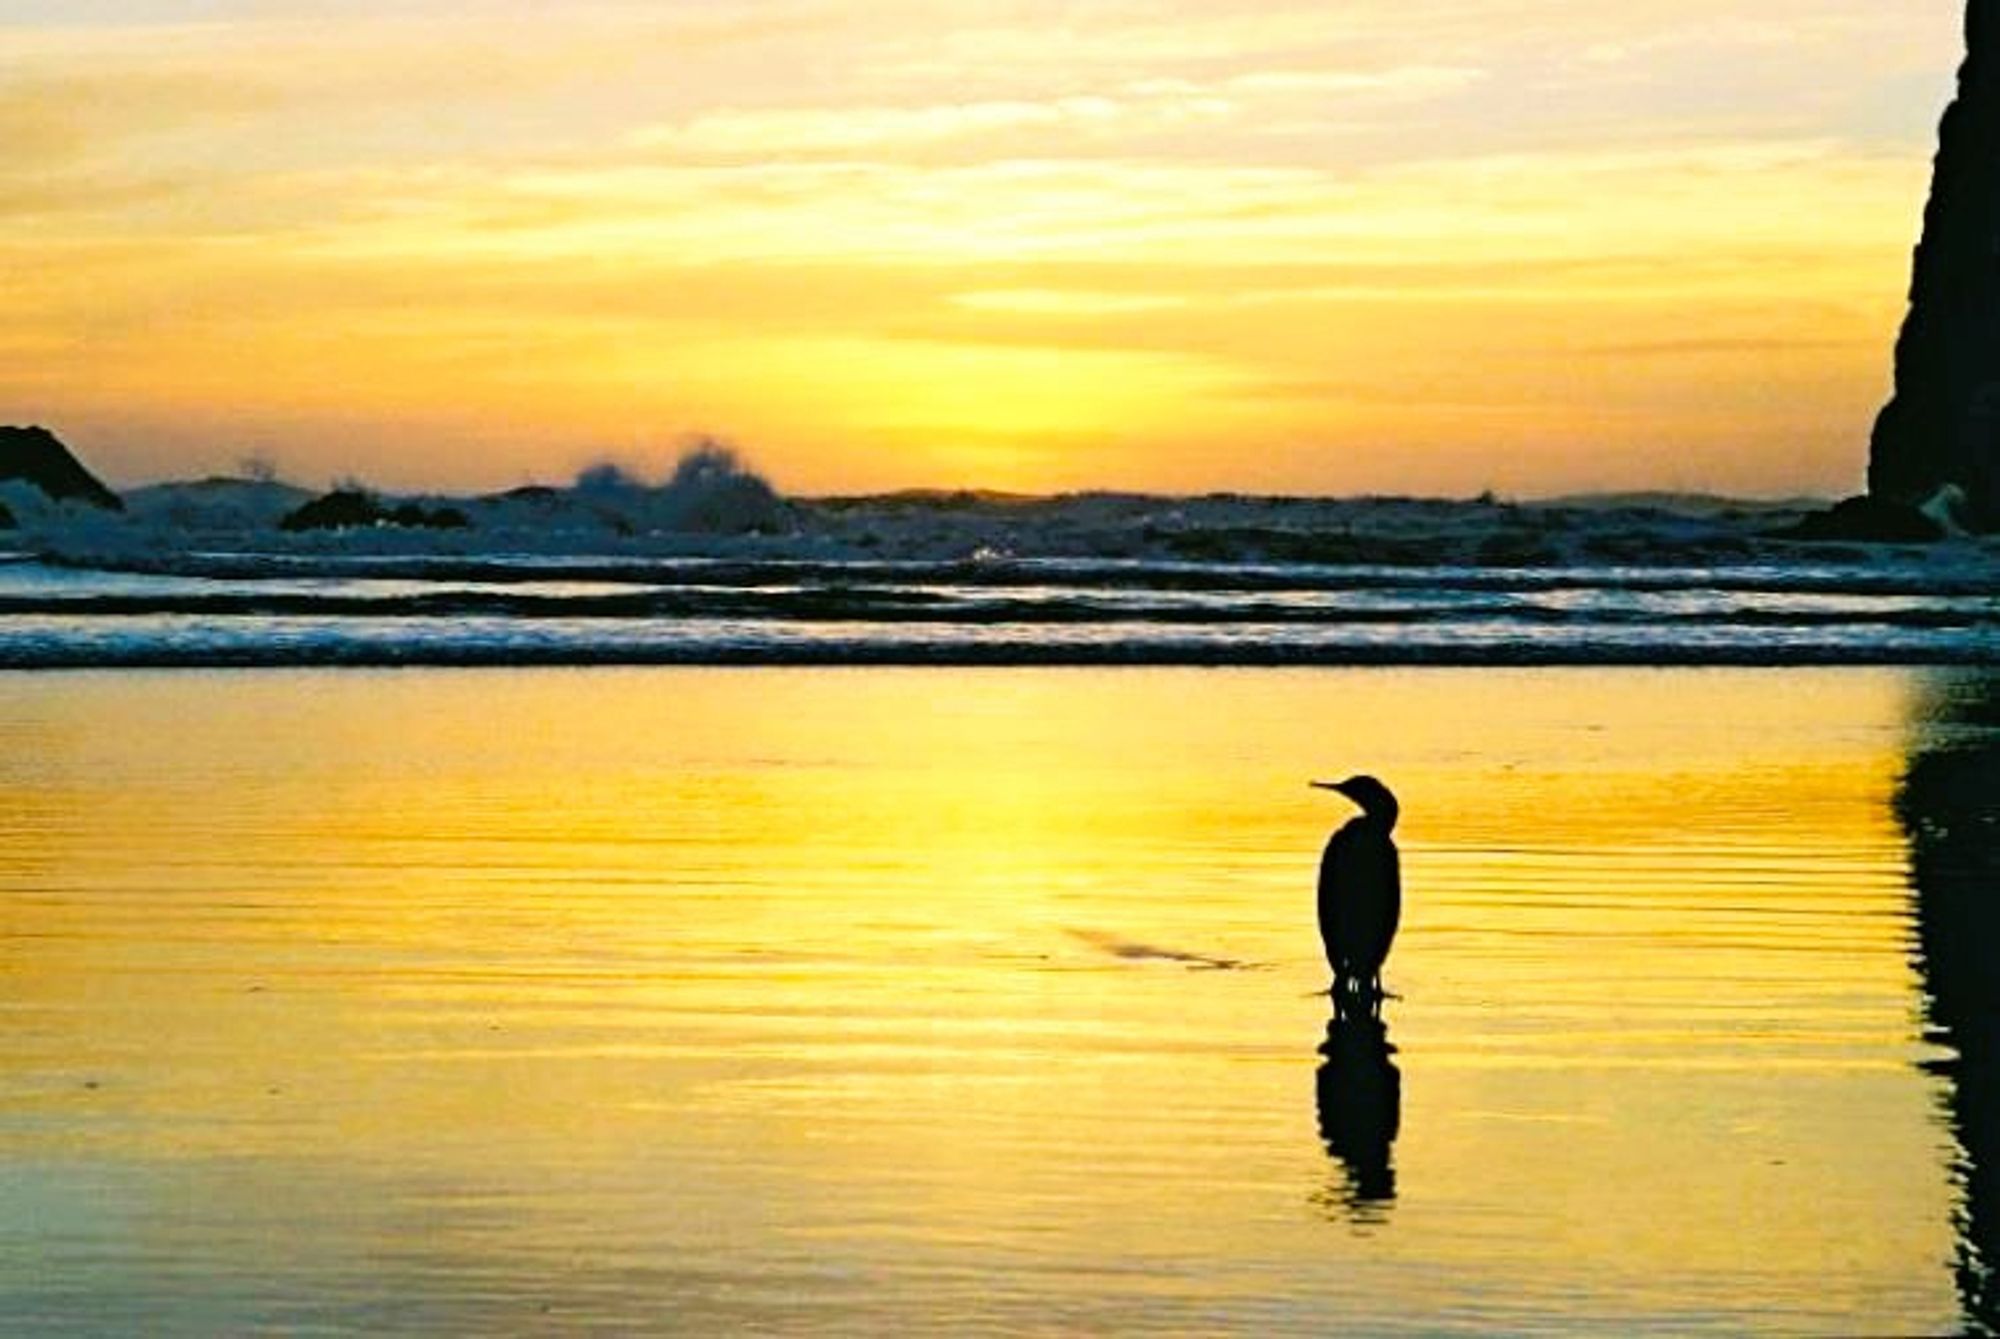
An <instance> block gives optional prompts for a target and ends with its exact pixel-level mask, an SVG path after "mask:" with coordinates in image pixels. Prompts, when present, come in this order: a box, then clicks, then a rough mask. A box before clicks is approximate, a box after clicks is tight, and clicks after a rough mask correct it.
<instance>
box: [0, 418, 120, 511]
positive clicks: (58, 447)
mask: <svg viewBox="0 0 2000 1339" xmlns="http://www.w3.org/2000/svg"><path fill="white" fill-rule="evenodd" d="M16 479H18V480H20V481H21V482H23V483H30V484H33V485H34V486H35V487H37V488H39V489H41V490H42V492H44V493H46V494H47V495H48V496H49V498H50V499H51V500H53V501H56V502H68V501H77V502H83V503H87V504H88V505H90V506H93V507H101V508H102V509H104V510H105V511H123V510H125V504H124V503H123V502H121V501H120V500H119V498H118V495H117V494H116V493H114V492H112V491H111V490H110V489H108V488H106V487H105V486H104V485H103V484H102V483H99V482H98V480H97V477H96V476H95V475H93V474H92V473H91V472H90V471H89V470H87V469H85V468H84V467H83V466H82V465H81V464H80V463H79V462H78V461H77V458H76V457H75V456H73V455H71V454H70V452H69V448H68V447H66V446H64V445H63V444H62V443H61V442H60V441H58V440H56V435H55V434H54V433H52V432H50V431H49V430H48V429H47V428H0V483H4V482H7V481H10V480H16Z"/></svg>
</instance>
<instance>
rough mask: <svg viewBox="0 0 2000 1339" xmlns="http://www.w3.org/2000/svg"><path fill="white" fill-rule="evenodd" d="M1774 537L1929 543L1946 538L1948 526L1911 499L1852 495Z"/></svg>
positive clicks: (1888, 542)
mask: <svg viewBox="0 0 2000 1339" xmlns="http://www.w3.org/2000/svg"><path fill="white" fill-rule="evenodd" d="M1771 538H1773V539H1795V540H1804V541H1807V542H1810V543H1829V542H1831V543H1860V544H1928V543H1930V542H1932V541H1933V540H1939V539H1943V538H1944V528H1943V527H1942V526H1940V525H1939V524H1938V523H1937V522H1936V521H1934V520H1932V519H1931V518H1930V517H1928V516H1926V515H1924V513H1923V512H1921V511H1919V510H1917V508H1915V507H1913V506H1910V505H1909V504H1908V503H1903V502H1892V501H1889V500H1888V499H1886V498H1880V497H1851V498H1848V499H1847V500H1846V501H1845V502H1837V503H1835V504H1834V505H1833V506H1832V507H1829V508H1828V509H1827V510H1825V511H1816V512H1813V513H1812V514H1811V515H1809V516H1806V517H1805V518H1804V519H1802V520H1801V521H1799V523H1798V524H1796V525H1790V526H1786V527H1785V528H1784V529H1782V530H1775V531H1773V532H1772V533H1771Z"/></svg>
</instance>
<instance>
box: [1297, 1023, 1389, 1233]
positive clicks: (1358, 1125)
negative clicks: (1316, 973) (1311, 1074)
mask: <svg viewBox="0 0 2000 1339" xmlns="http://www.w3.org/2000/svg"><path fill="white" fill-rule="evenodd" d="M1335 998H1336V1006H1337V1007H1336V1009H1335V1011H1334V1016H1333V1017H1332V1018H1331V1019H1329V1020H1328V1022H1327V1025H1326V1040H1325V1041H1323V1042H1321V1043H1320V1047H1319V1053H1320V1056H1321V1060H1320V1066H1319V1072H1318V1074H1317V1076H1316V1082H1315V1085H1314V1087H1315V1089H1316V1091H1315V1094H1314V1098H1315V1105H1316V1106H1317V1107H1318V1111H1319V1137H1320V1140H1321V1142H1323V1143H1324V1144H1325V1145H1326V1151H1327V1153H1328V1155H1329V1156H1331V1157H1333V1158H1336V1159H1338V1160H1339V1162H1340V1165H1341V1169H1342V1171H1343V1172H1344V1174H1345V1185H1344V1186H1342V1187H1341V1188H1339V1189H1338V1190H1336V1191H1335V1192H1334V1193H1332V1194H1331V1195H1329V1196H1328V1197H1327V1202H1328V1204H1329V1207H1333V1208H1335V1209H1337V1210H1338V1211H1340V1212H1341V1213H1342V1214H1343V1215H1345V1216H1346V1217H1348V1218H1349V1219H1351V1220H1352V1221H1354V1222H1356V1223H1370V1222H1379V1221H1381V1220H1382V1219H1383V1218H1384V1217H1386V1215H1387V1210H1388V1207H1389V1205H1390V1204H1391V1203H1392V1202H1393V1201H1394V1200H1395V1198H1396V1169H1395V1166H1394V1165H1393V1163H1392V1161H1391V1149H1392V1148H1393V1146H1394V1145H1395V1142H1396V1132H1397V1130H1398V1129H1399V1128H1400V1126H1401V1125H1402V1119H1403V1075H1402V1072H1401V1071H1400V1070H1398V1069H1397V1068H1396V1063H1395V1061H1393V1060H1391V1059H1390V1058H1389V1057H1390V1056H1392V1055H1394V1054H1395V1052H1396V1048H1395V1047H1394V1046H1391V1045H1390V1044H1389V1027H1388V1024H1386V1023H1384V1022H1383V1021H1382V1019H1381V1018H1380V1017H1378V1016H1376V1015H1375V1014H1374V1012H1373V1011H1372V1010H1370V1009H1368V1008H1366V1007H1362V1008H1353V1009H1350V1008H1342V1007H1338V1004H1339V997H1338V995H1336V997H1335Z"/></svg>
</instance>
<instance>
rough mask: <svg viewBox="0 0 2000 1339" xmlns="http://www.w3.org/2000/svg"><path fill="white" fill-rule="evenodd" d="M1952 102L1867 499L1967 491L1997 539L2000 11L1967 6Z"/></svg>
mask: <svg viewBox="0 0 2000 1339" xmlns="http://www.w3.org/2000/svg"><path fill="white" fill-rule="evenodd" d="M1965 38H1966V58H1965V64H1964V65H1963V66H1962V67H1961V68H1960V70H1959V75H1958V97H1957V99H1956V100H1955V101H1954V102H1953V103H1952V104H1951V106H1950V107H1949V108H1947V109H1946V111H1945V114H1944V121H1943V123H1942V124H1941V125H1940V126H1939V128H1938V153H1937V160H1936V163H1935V165H1934V167H1933V170H1932V176H1931V194H1930V203H1929V204H1928V205H1927V206H1926V207H1925V210H1924V232H1923V240H1922V241H1921V242H1919V243H1918V245H1917V250H1916V257H1915V261H1914V264H1913V266H1912V272H1911V279H1910V310H1909V315H1908V316H1907V317H1906V318H1905V319H1904V322H1903V329H1902V333H1901V334H1900V335H1899V336H1898V338H1897V340H1896V388H1895V394H1894V395H1893V396H1892V397H1891V398H1890V400H1889V403H1888V404H1887V405H1886V406H1885V407H1884V408H1883V410H1882V413H1881V416H1880V417H1879V418H1878V419H1877V420H1876V422H1875V433H1874V438H1873V441H1872V442H1871V444H1870V448H1869V461H1868V491H1869V492H1870V493H1871V494H1873V495H1874V496H1876V497H1878V498H1883V499H1886V500H1889V501H1892V502H1901V503H1907V504H1912V505H1914V504H1917V503H1921V502H1924V501H1926V500H1927V499H1929V498H1931V497H1932V496H1933V495H1935V494H1936V493H1937V492H1938V490H1939V489H1941V488H1943V487H1945V486H1947V485H1956V486H1958V487H1959V488H1961V489H1963V490H1964V492H1965V494H1966V497H1967V499H1968V502H1969V512H1970V517H1969V519H1970V520H1971V521H1972V523H1973V524H1974V525H1976V526H1977V527H1979V528H1980V529H1985V530H1993V529H2000V3H1996V2H1995V0H1968V3H1967V5H1966V12H1965Z"/></svg>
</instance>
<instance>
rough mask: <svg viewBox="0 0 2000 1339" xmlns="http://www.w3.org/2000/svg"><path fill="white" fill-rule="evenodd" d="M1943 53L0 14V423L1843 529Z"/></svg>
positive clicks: (1604, 14)
mask: <svg viewBox="0 0 2000 1339" xmlns="http://www.w3.org/2000/svg"><path fill="white" fill-rule="evenodd" d="M416 12H420V13H421V15H422V16H421V17H412V14H413V13H416ZM1961 12H1962V11H1961V8H1960V6H1959V5H1957V4H1956V3H1947V2H1946V0H1927V2H1926V3H1924V4H1921V5H1902V4H1898V5H1884V4H1881V3H1879V0H1813V2H1810V3H1809V2H1808V0H1766V2H1765V3H1762V4H1759V5H1755V6H1746V5H1743V4H1741V3H1740V0H1730V2H1729V3H1723V2H1722V0H1630V2H1629V3H1623V4H1618V5H1607V6H1600V7H1587V6H1579V5H1575V4H1573V3H1557V0H1454V3H1452V4H1449V5H1442V4H1414V5H1413V4H1409V3H1391V0H1341V3H1339V4H1327V3H1325V0H1314V2H1312V3H1306V2H1304V0H1298V2H1295V0H1264V2H1263V3H1249V2H1248V0H1182V2H1181V3H1166V2H1165V0H1066V2H1065V0H868V3H860V2H859V0H650V2H649V3H637V2H635V0H626V2H624V3H619V2H616V0H571V2H570V3H555V2H554V0H540V2H536V0H442V2H440V3H433V4H427V5H424V6H421V7H418V6H413V5H409V4H407V3H404V4H389V3H380V2H378V0H207V3H201V2H199V0H181V2H180V3H167V2H166V0H0V220H4V221H0V292H3V293H4V294H5V297H4V301H0V422H10V421H11V422H43V423H47V424H49V425H50V426H52V427H54V428H56V429H57V430H58V431H59V432H60V433H62V434H63V436H64V437H65V438H66V439H67V440H69V441H70V442H71V443H72V445H74V446H75V447H76V448H77V450H78V451H79V453H80V454H81V455H82V456H83V457H84V458H85V460H86V461H88V462H89V463H91V464H92V465H93V466H95V467H96V468H98V469H99V471H100V472H101V473H103V474H105V475H106V476H107V477H109V478H110V479H112V480H113V481H114V482H119V483H133V482H140V481H145V480H149V479H156V478H162V477H185V476H190V475H195V474H201V473H207V472H211V471H216V470H228V469H231V468H233V467H234V465H235V463H236V462H238V461H239V460H241V459H242V458H244V457H246V456H248V455H251V454H253V453H255V454H262V455H264V456H266V457H268V458H270V459H272V460H274V461H275V462H276V463H277V464H278V465H279V467H280V468H281V470H282V471H283V472H284V473H285V474H286V475H287V476H289V477H292V478H295V479H298V480H300V481H301V482H306V483H311V484H321V483H324V482H326V481H327V480H328V479H330V478H332V477H334V476H337V475H344V474H357V475H360V476H362V477H364V478H367V479H370V480H372V481H375V482H378V483H382V484H385V485H389V486H397V487H430V486H437V487H448V488H473V487H488V486H507V485H512V484H515V483H519V482H522V481H524V480H528V479H540V480H560V479H563V478H566V477H567V476H568V475H569V474H570V473H571V472H572V471H573V470H575V469H576V468H577V467H578V466H580V465H582V464H585V463H588V462H590V461H592V460H596V459H603V458H616V459H620V460H623V461H626V462H628V463H630V464H633V465H635V466H638V467H640V468H641V470H642V471H645V472H654V473H657V472H660V471H662V470H663V469H664V467H665V465H666V463H667V462H669V461H670V460H671V459H672V457H673V455H674V454H675V452H676V450H677V445H678V443H679V442H680V441H681V440H682V439H683V438H684V436H685V435H686V434H688V433H691V432H713V433H718V434H721V435H724V436H727V437H729V438H731V439H733V440H735V441H736V442H738V443H739V444H740V445H741V446H742V447H743V448H744V450H745V451H746V453H747V454H748V455H749V456H750V458H751V459H752V460H753V462H754V463H756V464H757V465H758V466H759V467H760V468H761V469H763V470H764V471H765V472H766V473H767V474H769V475H770V476H771V477H772V479H773V480H774V482H776V483H777V484H778V485H779V486H780V487H782V488H785V489H787V490H791V491H798V492H838V491H849V490H864V489H876V488H888V487H900V486H909V485H983V486H991V487H1002V488H1021V489H1036V490H1044V489H1057V488H1074V487H1093V486H1101V487H1124V488H1147V489H1158V490H1170V491H1183V490H1205V489H1217V488H1230V489H1244V490H1271V491H1287V492H1336V493H1344V492H1356V491H1393V492H1413V493H1446V494H1465V493H1471V492H1476V491H1478V490H1480V489H1482V488H1487V487H1492V488H1495V489H1498V490H1500V491H1502V492H1507V493H1515V494H1524V495H1526V494H1540V493H1553V492H1563V491H1567V490H1573V489H1595V488H1627V487H1671V488H1707V489H1716V490H1723V491H1733V492H1739V493H1756V494H1773V493H1785V492H1792V491H1820V492H1837V491H1844V490H1851V489H1853V488H1855V487H1857V486H1858V485H1859V483H1860V480H1861V474H1862V467H1863V463H1864V457H1865V443H1866V436H1867V429H1868V424H1869V420H1870V418H1871V416H1872V414H1873V412H1874V410H1875V408H1876V407H1877V406H1878V405H1879V403H1880V402H1881V400H1882V398H1883V397H1884V395H1885V394H1886V391H1887V388H1888V371H1889V357H1890V347H1891V343H1892V341H1893V339H1894V335H1895V330H1896V324H1897V322H1898V320H1899V319H1900V315H1901V308H1902V302H1903V293H1904V290H1905V288H1906V285H1907V274H1908V256H1909V248H1910V246H1911V244H1912V243H1913V241H1914V240H1915V234H1916V229H1917V227H1918V222H1919V218H1920V214H1921V210H1922V206H1923V194H1924V189H1925V185H1926V182H1927V178H1928V171H1929V157H1930V153H1931V151H1932V146H1933V137H1934V125H1935V121H1936V117H1937V115H1938V113H1939V111H1940V110H1941V109H1942V107H1943V104H1944V102H1945V101H1946V100H1947V99H1948V97H1949V95H1950V91H1951V81H1952V73H1953V70H1954V67H1955V65H1956V62H1957V59H1958V54H1959V22H1960V13H1961Z"/></svg>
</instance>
